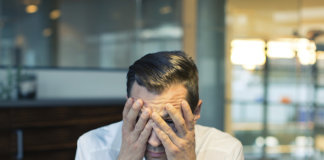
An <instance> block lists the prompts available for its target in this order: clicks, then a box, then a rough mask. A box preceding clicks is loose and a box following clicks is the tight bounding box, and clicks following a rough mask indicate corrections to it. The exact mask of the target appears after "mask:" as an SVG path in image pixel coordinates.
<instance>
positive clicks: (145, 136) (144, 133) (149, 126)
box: [138, 120, 153, 145]
mask: <svg viewBox="0 0 324 160" xmlns="http://www.w3.org/2000/svg"><path fill="white" fill-rule="evenodd" d="M152 127H153V121H152V120H149V121H148V123H146V125H145V128H144V130H143V131H142V132H141V134H140V136H139V138H138V143H140V144H142V145H143V144H146V143H147V141H148V138H149V137H150V135H151V133H152Z"/></svg>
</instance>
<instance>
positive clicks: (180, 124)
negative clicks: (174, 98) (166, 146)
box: [166, 104, 187, 137]
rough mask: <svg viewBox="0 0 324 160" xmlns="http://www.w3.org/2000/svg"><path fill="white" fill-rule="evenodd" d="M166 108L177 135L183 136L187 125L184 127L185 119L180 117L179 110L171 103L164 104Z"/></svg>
mask: <svg viewBox="0 0 324 160" xmlns="http://www.w3.org/2000/svg"><path fill="white" fill-rule="evenodd" d="M166 110H167V112H168V114H169V116H170V117H171V119H172V120H173V122H174V125H175V127H176V129H177V133H178V135H179V136H180V137H183V136H185V135H186V133H187V127H186V123H185V120H184V119H183V117H182V113H181V111H178V110H177V109H175V108H174V107H173V106H172V105H171V104H167V105H166Z"/></svg>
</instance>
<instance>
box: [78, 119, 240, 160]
mask: <svg viewBox="0 0 324 160" xmlns="http://www.w3.org/2000/svg"><path fill="white" fill-rule="evenodd" d="M121 128H122V121H120V122H117V123H113V124H111V125H108V126H104V127H101V128H97V129H94V130H91V131H89V132H87V133H85V134H83V135H82V136H81V137H80V138H79V139H78V146H77V152H76V157H75V159H76V160H116V159H117V158H118V155H119V150H120V147H121V142H122V132H121ZM195 135H196V156H197V159H198V160H205V159H206V160H211V159H213V160H244V156H243V147H242V144H241V142H240V141H238V140H237V139H235V138H234V137H232V136H231V135H229V134H227V133H224V132H222V131H219V130H217V129H215V128H210V127H205V126H201V125H195Z"/></svg>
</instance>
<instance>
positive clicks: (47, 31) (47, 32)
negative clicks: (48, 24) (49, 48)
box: [43, 28, 52, 37]
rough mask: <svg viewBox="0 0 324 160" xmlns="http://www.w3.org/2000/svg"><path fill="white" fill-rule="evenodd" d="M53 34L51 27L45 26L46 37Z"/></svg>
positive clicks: (44, 33) (44, 34)
mask: <svg viewBox="0 0 324 160" xmlns="http://www.w3.org/2000/svg"><path fill="white" fill-rule="evenodd" d="M51 35H52V30H51V29H50V28H45V29H44V30H43V36H44V37H49V36H51Z"/></svg>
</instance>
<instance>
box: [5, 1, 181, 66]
mask: <svg viewBox="0 0 324 160" xmlns="http://www.w3.org/2000/svg"><path fill="white" fill-rule="evenodd" d="M181 7H182V3H181V0H150V1H149V0H136V1H135V0H109V1H107V0H91V1H90V0H78V1H75V0H51V1H41V0H0V44H1V45H0V51H1V52H0V66H1V65H2V66H3V65H23V66H28V67H33V66H41V67H87V68H89V67H90V68H127V67H128V65H129V64H130V63H132V62H133V61H134V60H135V59H137V58H138V57H140V56H142V55H144V54H145V53H147V52H155V51H159V50H181V48H182V37H183V31H182V26H181Z"/></svg>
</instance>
